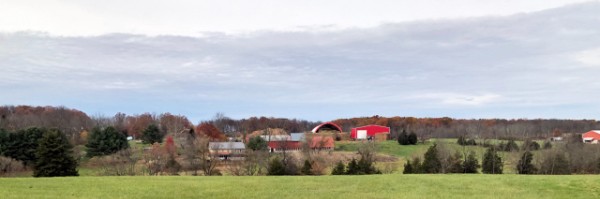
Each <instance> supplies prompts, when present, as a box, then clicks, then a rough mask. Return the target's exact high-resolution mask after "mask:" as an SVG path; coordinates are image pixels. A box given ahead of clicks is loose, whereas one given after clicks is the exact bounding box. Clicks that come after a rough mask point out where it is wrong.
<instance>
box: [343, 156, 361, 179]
mask: <svg viewBox="0 0 600 199" xmlns="http://www.w3.org/2000/svg"><path fill="white" fill-rule="evenodd" d="M358 170H359V168H358V163H357V162H356V159H354V158H352V161H350V163H348V170H346V174H348V175H356V174H358Z"/></svg>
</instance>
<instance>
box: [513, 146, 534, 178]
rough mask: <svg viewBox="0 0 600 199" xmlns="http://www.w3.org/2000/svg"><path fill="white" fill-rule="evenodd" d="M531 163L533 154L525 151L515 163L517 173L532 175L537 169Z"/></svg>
mask: <svg viewBox="0 0 600 199" xmlns="http://www.w3.org/2000/svg"><path fill="white" fill-rule="evenodd" d="M532 161H533V154H532V153H531V152H529V151H525V152H524V153H523V155H522V156H521V159H519V163H517V172H518V173H519V174H534V173H535V172H536V171H537V169H536V168H535V166H533V164H531V162H532Z"/></svg>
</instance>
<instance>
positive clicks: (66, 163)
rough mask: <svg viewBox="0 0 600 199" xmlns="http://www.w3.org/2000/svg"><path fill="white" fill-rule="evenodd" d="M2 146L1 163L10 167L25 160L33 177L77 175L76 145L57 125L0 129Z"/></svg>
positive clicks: (23, 163)
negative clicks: (9, 130) (15, 130)
mask: <svg viewBox="0 0 600 199" xmlns="http://www.w3.org/2000/svg"><path fill="white" fill-rule="evenodd" d="M0 146H2V147H0V157H2V156H5V157H2V158H0V159H2V160H3V161H2V162H4V163H0V165H3V166H2V167H5V169H7V170H8V169H11V170H12V169H13V168H14V167H15V166H16V167H18V165H19V164H22V165H23V166H24V167H29V168H33V172H34V173H33V176H34V177H53V176H77V175H78V171H77V164H78V163H77V161H76V158H75V157H74V154H73V145H72V144H71V143H70V142H69V139H68V138H67V136H66V135H65V134H64V133H62V132H61V131H60V130H58V129H45V128H29V129H25V130H20V131H17V132H10V133H9V132H7V131H5V130H0ZM6 157H8V158H6ZM16 161H18V162H16ZM7 162H8V163H9V164H7ZM7 165H8V166H10V168H7ZM3 172H6V171H3Z"/></svg>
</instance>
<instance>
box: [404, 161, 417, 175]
mask: <svg viewBox="0 0 600 199" xmlns="http://www.w3.org/2000/svg"><path fill="white" fill-rule="evenodd" d="M402 173H403V174H411V173H415V171H414V169H413V166H412V164H411V163H410V160H407V161H406V163H404V171H402Z"/></svg>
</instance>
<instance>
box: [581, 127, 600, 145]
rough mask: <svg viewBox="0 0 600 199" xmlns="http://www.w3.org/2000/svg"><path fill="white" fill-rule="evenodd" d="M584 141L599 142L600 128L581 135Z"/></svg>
mask: <svg viewBox="0 0 600 199" xmlns="http://www.w3.org/2000/svg"><path fill="white" fill-rule="evenodd" d="M581 138H582V139H583V142H585V143H592V144H597V143H598V142H599V140H600V130H593V131H588V132H587V133H584V134H583V135H581Z"/></svg>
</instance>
